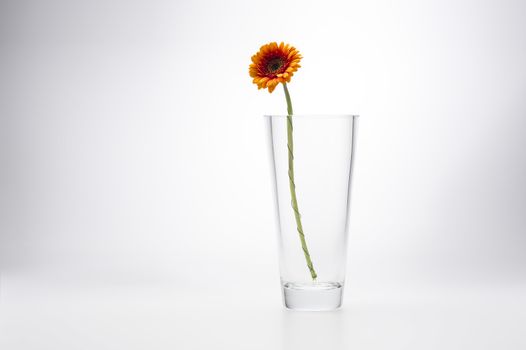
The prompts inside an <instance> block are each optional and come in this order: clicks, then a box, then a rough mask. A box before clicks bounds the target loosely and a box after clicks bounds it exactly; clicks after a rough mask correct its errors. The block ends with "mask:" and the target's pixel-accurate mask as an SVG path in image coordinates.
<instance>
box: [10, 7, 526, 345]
mask: <svg viewBox="0 0 526 350" xmlns="http://www.w3.org/2000/svg"><path fill="white" fill-rule="evenodd" d="M274 40H276V41H281V40H284V41H286V42H290V43H292V44H294V45H295V46H296V47H298V48H299V49H300V51H301V52H302V53H303V56H304V60H303V62H302V66H303V67H302V68H301V69H300V70H299V71H298V73H297V74H296V75H295V77H294V79H293V81H292V83H291V84H290V90H291V94H292V98H293V103H294V108H295V112H296V113H299V114H301V113H355V114H360V115H361V118H360V126H359V130H358V148H357V161H356V164H355V178H354V182H353V186H354V187H353V199H352V200H353V202H352V210H351V230H350V246H349V254H350V255H349V261H348V284H347V289H346V293H345V298H346V299H345V305H344V309H343V310H342V311H341V312H339V313H332V314H317V316H313V314H310V316H309V314H301V315H298V314H292V313H288V312H285V311H283V310H281V306H280V300H279V284H278V269H277V254H276V239H275V226H274V225H275V223H274V220H275V219H274V212H273V198H272V195H273V194H272V191H271V182H270V164H269V158H268V150H267V148H266V147H267V143H266V140H265V137H266V134H265V130H264V123H263V120H262V117H261V115H263V114H265V113H281V114H282V113H284V112H285V101H284V97H283V96H282V92H281V91H280V90H276V92H275V93H273V94H271V95H270V94H268V93H267V92H263V91H257V89H256V86H255V85H253V84H252V83H251V79H250V78H249V76H248V64H249V63H250V56H251V55H252V54H253V53H255V52H256V51H257V50H258V48H259V46H260V45H261V44H263V43H265V42H268V41H274ZM525 62H526V2H524V1H467V0H462V1H453V0H448V1H398V2H391V1H340V2H338V1H325V2H324V3H323V5H322V4H320V3H318V2H308V1H286V2H283V1H274V0H269V1H264V2H249V1H241V0H238V1H234V0H228V1H211V0H207V1H122V0H121V1H102V0H96V1H57V0H53V1H14V0H13V1H6V0H1V2H0V268H1V273H2V275H1V285H0V293H1V309H2V310H3V311H0V319H1V323H0V326H1V327H2V328H0V344H5V345H6V348H9V349H26V348H28V349H29V348H34V346H37V345H38V346H39V347H40V348H47V346H49V348H53V349H60V348H71V346H73V345H72V344H75V345H74V347H75V348H86V349H90V348H98V349H105V348H108V349H115V348H121V347H122V348H128V349H130V348H145V346H150V347H151V346H153V347H154V348H172V349H173V348H181V349H187V348H188V349H194V348H207V347H208V348H209V347H213V346H219V347H221V346H225V347H228V348H236V346H239V348H243V349H246V348H259V347H261V348H265V349H268V348H276V347H279V346H282V347H283V348H290V347H291V346H292V347H294V346H298V347H299V346H302V347H307V346H308V345H310V346H312V347H315V346H316V344H318V345H319V344H325V345H327V344H329V345H331V346H332V347H334V348H343V347H347V346H358V347H360V348H365V349H368V348H371V349H373V348H382V347H384V346H387V345H389V347H390V348H394V349H396V348H405V349H407V348H413V347H414V348H422V347H424V348H434V346H436V348H443V347H447V348H450V349H451V348H456V347H455V346H458V348H465V347H466V346H470V345H476V346H477V347H478V348H485V347H484V346H487V348H492V346H493V345H495V346H496V345H497V344H499V345H502V346H505V347H506V348H507V349H514V348H517V349H519V348H524V347H526V343H525V341H524V339H522V337H521V336H520V332H519V331H520V326H519V325H520V324H524V322H526V298H525V297H524V296H525V295H526V293H525V292H526V141H525V138H524V134H525V131H526V64H525ZM473 300H479V301H478V302H479V304H477V303H476V302H474V301H473ZM469 302H471V304H469ZM419 303H420V304H419ZM466 303H467V304H469V305H473V307H472V308H469V307H468V308H467V309H466V306H465V305H467V304H466ZM502 303H503V304H502ZM382 305H383V306H382ZM393 305H394V306H393ZM400 305H404V306H403V307H402V306H400ZM415 305H416V306H415ZM422 305H424V306H422ZM452 305H453V306H452ZM503 305H504V306H503ZM448 307H449V308H448ZM463 307H464V308H463ZM258 308H259V309H258ZM57 310H58V311H57ZM210 310H215V311H213V312H212V311H210ZM258 310H259V311H258ZM386 310H388V311H386ZM408 310H413V311H414V312H413V311H408ZM443 310H449V311H443ZM481 310H486V311H487V310H493V311H487V312H488V313H483V312H486V311H481ZM480 313H483V314H480ZM249 319H250V320H251V322H249V323H248V325H247V322H246V321H247V320H249ZM481 320H482V321H481ZM455 322H456V323H455ZM221 327H223V328H221ZM305 329H310V331H309V332H307V333H315V334H321V336H323V335H325V338H323V337H322V338H320V339H323V340H318V343H316V342H315V341H314V343H313V342H312V340H310V341H306V339H305V337H304V336H303V335H302V334H304V333H305ZM496 329H497V331H495V330H496ZM203 331H204V332H205V333H206V334H207V336H201V332H203ZM499 332H500V333H499ZM473 333H477V334H479V336H478V337H475V338H474V337H473ZM327 342H329V343H327ZM331 342H332V343H331ZM477 342H478V343H477ZM214 344H215V345H214ZM218 344H219V345H218ZM313 344H314V345H313Z"/></svg>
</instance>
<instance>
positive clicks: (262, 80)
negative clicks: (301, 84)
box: [249, 42, 301, 92]
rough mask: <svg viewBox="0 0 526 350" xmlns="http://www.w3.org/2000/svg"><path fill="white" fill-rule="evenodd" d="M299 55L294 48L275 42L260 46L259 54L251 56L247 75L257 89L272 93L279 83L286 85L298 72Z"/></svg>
mask: <svg viewBox="0 0 526 350" xmlns="http://www.w3.org/2000/svg"><path fill="white" fill-rule="evenodd" d="M300 60H301V55H300V53H299V51H298V50H296V48H294V47H292V46H290V45H288V44H284V43H283V42H282V43H281V44H279V45H278V43H276V42H272V43H268V44H266V45H263V46H261V48H260V49H259V52H258V53H256V54H255V55H254V56H252V63H251V64H250V67H249V73H250V76H251V77H252V78H254V80H253V82H254V84H256V85H257V86H258V89H265V88H267V89H268V92H272V91H274V89H275V88H276V86H277V85H278V84H279V83H285V82H286V83H288V82H290V78H292V75H293V74H294V72H295V71H297V70H298V68H299V67H301V66H300V65H299V62H300Z"/></svg>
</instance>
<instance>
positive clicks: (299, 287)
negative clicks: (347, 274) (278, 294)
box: [282, 282, 343, 311]
mask: <svg viewBox="0 0 526 350" xmlns="http://www.w3.org/2000/svg"><path fill="white" fill-rule="evenodd" d="M282 288H283V301H284V304H285V307H286V308H287V309H291V310H298V311H330V310H335V309H337V308H339V307H340V306H341V305H342V292H343V285H342V284H341V283H338V282H310V283H296V282H283V284H282Z"/></svg>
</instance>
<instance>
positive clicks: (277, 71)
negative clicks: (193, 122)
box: [249, 42, 318, 281]
mask: <svg viewBox="0 0 526 350" xmlns="http://www.w3.org/2000/svg"><path fill="white" fill-rule="evenodd" d="M300 61H301V55H300V53H299V51H298V50H296V48H295V47H293V46H290V45H288V44H284V43H283V42H281V44H279V45H278V43H276V42H272V43H269V44H266V45H263V46H261V48H260V49H259V52H258V53H256V54H255V55H254V56H252V63H251V64H250V67H249V74H250V76H251V77H252V78H254V80H253V82H254V84H256V85H257V86H258V89H268V92H272V91H274V89H275V88H276V86H277V85H278V84H279V83H281V84H283V91H284V93H285V99H286V100H287V149H288V156H289V157H288V158H289V159H288V165H289V171H288V174H289V188H290V197H291V206H292V210H293V211H294V218H295V219H296V228H297V231H298V234H299V238H300V242H301V248H302V250H303V255H305V260H306V262H307V267H308V269H309V272H310V275H311V277H312V280H313V281H315V280H316V277H317V276H318V275H317V274H316V271H315V270H314V265H313V263H312V259H311V256H310V253H309V249H308V248H307V241H306V238H305V233H304V232H303V225H302V223H301V214H300V210H299V206H298V199H297V195H296V184H295V183H294V139H293V135H292V134H293V126H292V115H293V112H292V102H291V99H290V94H289V89H288V88H287V83H288V82H290V78H292V75H293V74H294V72H295V71H297V70H298V68H299V67H300V64H299V63H300Z"/></svg>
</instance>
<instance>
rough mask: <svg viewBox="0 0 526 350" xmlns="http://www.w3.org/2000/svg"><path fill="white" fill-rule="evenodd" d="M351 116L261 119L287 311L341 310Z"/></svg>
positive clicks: (351, 148) (352, 128) (353, 129)
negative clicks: (271, 176) (269, 159)
mask: <svg viewBox="0 0 526 350" xmlns="http://www.w3.org/2000/svg"><path fill="white" fill-rule="evenodd" d="M357 117H358V116H355V115H316V116H314V115H308V116H307V115H294V116H292V117H289V116H277V115H272V116H265V119H266V123H267V126H268V130H269V136H270V145H271V154H272V161H273V168H274V188H275V195H276V197H275V198H276V204H277V205H276V214H277V223H278V242H279V266H280V276H281V286H282V291H283V302H284V305H285V307H287V308H289V309H294V310H306V311H322V310H334V309H337V308H339V307H340V306H341V304H342V296H343V288H344V285H345V264H346V255H347V236H348V226H349V204H350V189H351V177H352V168H353V155H354V139H355V134H356V122H357Z"/></svg>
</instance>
